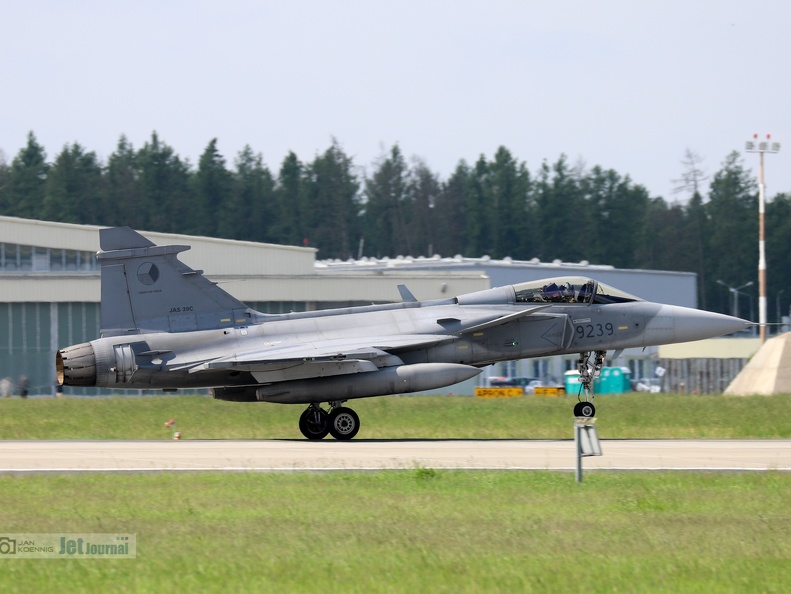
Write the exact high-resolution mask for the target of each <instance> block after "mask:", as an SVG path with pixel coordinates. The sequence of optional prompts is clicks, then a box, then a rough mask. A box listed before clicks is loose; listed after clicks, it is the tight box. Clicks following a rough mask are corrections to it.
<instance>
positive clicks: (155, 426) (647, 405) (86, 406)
mask: <svg viewBox="0 0 791 594" xmlns="http://www.w3.org/2000/svg"><path fill="white" fill-rule="evenodd" d="M575 401H576V399H575V398H573V397H565V398H536V397H525V398H517V399H476V398H472V397H464V396H388V397H382V398H367V399H362V400H354V401H351V402H349V403H348V406H352V407H353V408H354V409H355V410H356V411H357V412H358V414H359V415H360V419H361V429H360V433H359V435H358V437H357V439H418V438H425V439H444V438H468V439H512V438H518V439H525V438H526V439H558V438H568V437H569V435H570V433H571V423H572V413H571V409H572V404H573V403H574V402H575ZM595 403H596V406H597V416H598V417H599V422H598V427H599V436H600V437H602V438H605V439H608V438H609V439H613V438H722V439H724V438H789V437H791V415H790V414H789V413H788V411H789V410H791V395H784V396H772V397H764V396H751V397H736V396H686V395H673V394H652V395H647V394H626V395H620V396H600V397H598V398H597V399H596V400H595ZM303 408H304V407H303V406H302V405H295V406H287V405H281V404H267V403H234V402H223V401H217V400H213V399H211V398H207V397H203V396H157V397H146V398H136V397H117V398H96V399H89V398H62V399H55V398H33V399H28V400H21V399H18V398H10V399H0V439H169V438H170V436H171V431H170V430H168V429H166V428H165V426H164V423H165V421H167V420H169V419H171V418H175V419H176V425H175V429H176V430H178V431H180V432H181V433H182V435H183V438H184V439H275V438H286V439H289V438H300V439H301V438H302V436H301V434H300V433H299V429H298V428H297V419H298V418H299V415H300V413H301V412H302V410H303Z"/></svg>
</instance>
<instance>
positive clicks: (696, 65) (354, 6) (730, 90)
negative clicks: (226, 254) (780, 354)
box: [0, 0, 791, 200]
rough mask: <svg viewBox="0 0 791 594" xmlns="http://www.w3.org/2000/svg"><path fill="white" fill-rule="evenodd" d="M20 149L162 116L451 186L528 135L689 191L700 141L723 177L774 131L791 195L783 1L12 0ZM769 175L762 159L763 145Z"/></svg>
mask: <svg viewBox="0 0 791 594" xmlns="http://www.w3.org/2000/svg"><path fill="white" fill-rule="evenodd" d="M0 6H2V12H1V13H0V14H1V15H2V16H1V17H0V60H1V61H2V62H1V63H0V66H1V68H0V72H1V73H2V79H1V80H2V81H3V84H2V86H0V89H2V91H1V92H2V102H0V105H1V106H2V108H1V109H0V118H1V119H0V150H2V151H3V153H4V154H5V158H6V160H7V161H9V162H10V161H11V160H12V159H13V157H14V156H15V155H16V154H17V152H18V151H19V150H20V148H22V147H23V146H24V145H25V143H26V137H27V133H28V131H31V130H32V131H33V132H34V133H35V135H36V137H37V138H38V140H39V142H40V143H41V144H42V145H43V146H44V147H45V149H46V151H47V155H48V158H49V160H52V159H53V158H54V156H55V155H56V154H57V153H58V152H59V151H60V150H61V149H62V148H63V146H64V145H65V144H67V143H72V142H78V143H80V144H81V145H83V146H84V147H85V148H87V149H88V150H92V151H95V152H97V153H98V155H99V156H100V157H101V158H102V159H106V158H107V156H108V155H109V154H110V153H112V152H113V151H114V150H115V147H116V144H117V142H118V139H119V137H120V135H121V134H125V135H126V136H127V137H128V139H129V140H130V141H131V142H132V144H133V146H134V147H135V148H140V147H141V146H142V145H143V143H144V142H145V141H146V140H147V139H148V138H150V136H151V133H152V131H154V130H156V131H157V132H158V134H159V136H160V138H161V139H162V140H163V141H165V142H166V143H168V144H169V145H170V146H172V147H173V148H174V150H175V151H176V152H177V153H178V154H179V155H180V156H182V157H184V158H188V159H189V160H190V161H191V162H192V163H193V164H194V163H196V162H197V159H198V157H199V155H200V154H201V152H202V151H203V150H204V149H205V148H206V145H207V144H208V143H209V141H210V140H211V139H212V138H215V137H216V138H217V139H218V146H219V149H220V151H221V153H222V154H223V155H224V156H225V158H226V160H227V162H228V166H229V167H231V166H232V164H233V161H234V158H235V156H236V154H237V153H238V152H239V150H240V149H242V147H243V146H244V145H245V144H249V145H250V146H251V147H252V148H253V149H254V150H255V151H256V152H260V153H262V154H263V157H264V161H265V162H266V163H267V164H268V165H269V167H270V168H271V169H273V170H274V171H277V170H278V169H279V167H280V163H281V161H282V159H283V158H284V156H285V155H286V153H287V152H288V151H290V150H293V151H294V152H296V153H297V155H298V156H299V157H300V158H301V159H303V160H310V159H312V158H313V157H314V156H315V155H316V154H317V153H319V152H323V151H324V150H325V149H326V148H327V147H328V146H329V145H330V143H331V138H332V137H335V138H337V139H338V141H339V143H340V144H341V146H342V147H343V149H344V150H345V151H346V152H347V153H348V154H349V155H351V156H352V157H353V158H354V161H355V163H356V164H357V165H361V166H365V167H370V166H371V164H372V163H373V162H375V161H376V160H377V158H378V157H379V156H381V154H382V152H383V151H384V150H386V149H388V148H389V147H390V146H392V145H393V144H394V143H398V144H399V145H400V146H401V149H402V151H403V152H404V154H405V155H407V156H408V157H411V156H418V157H420V158H422V159H424V160H425V161H426V163H427V164H428V165H429V167H430V168H432V169H433V170H435V171H436V172H438V173H439V174H440V176H441V177H442V178H443V179H446V178H447V177H448V175H449V174H450V173H451V172H452V170H453V169H454V168H455V166H456V164H457V163H458V161H459V160H460V159H465V160H467V161H468V162H473V161H475V160H476V159H477V158H478V157H479V155H480V154H481V153H484V154H485V155H487V157H491V156H492V155H493V154H494V152H495V150H496V149H497V147H498V146H500V145H504V146H506V147H508V148H509V149H510V150H511V151H512V153H513V154H514V155H515V156H516V157H517V158H518V159H519V160H522V161H526V162H527V165H528V168H529V169H530V170H531V171H536V169H537V168H538V167H539V166H540V165H541V163H542V161H544V160H548V161H550V162H554V161H556V160H557V159H558V157H559V156H560V154H561V153H565V154H566V155H567V156H568V157H569V159H570V160H571V161H572V163H576V162H577V161H580V160H581V161H583V162H584V163H585V164H586V165H587V166H588V167H591V166H593V165H601V166H602V167H604V168H612V169H615V170H616V171H617V172H618V173H620V174H622V175H629V176H630V177H631V179H632V180H633V181H634V182H635V183H639V184H642V185H644V186H646V187H647V188H648V190H649V191H650V193H651V194H652V195H654V196H663V197H664V198H665V199H667V200H674V199H679V198H680V196H678V195H676V196H674V195H673V194H672V189H673V188H674V186H675V184H674V183H673V181H672V180H674V179H678V178H679V177H680V176H681V173H682V171H683V167H682V165H681V161H682V159H683V157H684V153H685V151H686V150H687V149H690V150H692V151H694V152H695V153H697V154H698V155H700V156H701V157H703V159H704V161H703V168H704V169H705V170H706V171H707V172H708V173H709V174H710V175H712V174H713V173H715V172H716V171H717V170H718V169H719V168H720V166H721V164H722V161H723V159H724V158H725V157H726V155H727V154H728V153H730V152H731V151H733V150H738V151H740V152H742V153H743V149H744V142H745V141H746V140H747V139H749V138H750V137H751V136H752V134H753V133H760V134H761V135H765V134H766V133H771V134H772V137H773V140H778V141H780V142H784V141H785V142H786V143H787V144H786V146H785V147H784V148H783V150H781V152H780V153H779V154H777V155H770V156H767V158H766V159H767V160H766V165H767V167H766V174H767V178H766V181H767V190H768V195H770V196H771V195H773V194H775V193H777V192H781V191H791V167H790V166H789V163H791V133H789V129H790V128H791V109H790V108H789V105H790V104H791V103H790V100H791V96H790V95H789V92H788V91H789V80H791V75H790V74H789V72H790V71H791V69H790V68H789V58H790V57H791V52H790V51H789V49H790V48H791V33H789V31H790V30H791V3H789V2H785V1H783V0H775V1H772V2H769V1H766V0H751V1H747V0H742V1H735V0H716V1H715V0H711V1H703V0H680V1H677V0H663V1H661V2H660V1H654V2H648V1H640V2H637V1H634V0H624V1H616V0H570V1H560V0H559V1H556V2H547V1H546V0H542V1H528V0H521V1H516V0H515V1H504V0H489V1H487V2H481V1H480V0H474V1H469V0H454V1H450V0H448V1H432V0H422V1H412V0H398V1H390V2H384V1H375V0H360V1H353V0H324V1H300V0H288V1H265V0H259V1H255V0H223V1H219V0H216V1H206V0H173V1H167V0H156V1H151V0H135V1H134V2H131V1H122V0H113V1H108V0H101V1H79V0H74V1H71V2H65V1H60V0H50V1H46V0H0ZM743 157H744V160H745V164H746V165H747V166H749V167H750V168H751V169H753V170H754V171H755V174H756V176H757V171H758V156H757V155H752V154H745V153H743Z"/></svg>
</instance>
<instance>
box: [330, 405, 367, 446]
mask: <svg viewBox="0 0 791 594" xmlns="http://www.w3.org/2000/svg"><path fill="white" fill-rule="evenodd" d="M328 425H329V428H330V435H332V436H333V437H334V438H335V439H341V440H346V439H351V438H352V437H354V436H355V435H357V432H358V431H359V430H360V417H358V416H357V413H356V412H354V411H353V410H352V409H350V408H346V407H345V406H339V407H338V408H336V409H334V410H333V411H332V412H331V413H330V422H329V423H328Z"/></svg>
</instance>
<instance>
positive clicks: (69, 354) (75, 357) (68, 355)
mask: <svg viewBox="0 0 791 594" xmlns="http://www.w3.org/2000/svg"><path fill="white" fill-rule="evenodd" d="M55 369H56V370H57V373H58V385H60V386H95V385H96V355H95V353H94V352H93V346H91V343H89V342H84V343H82V344H76V345H74V346H70V347H66V348H65V349H61V350H59V351H58V353H57V354H56V355H55Z"/></svg>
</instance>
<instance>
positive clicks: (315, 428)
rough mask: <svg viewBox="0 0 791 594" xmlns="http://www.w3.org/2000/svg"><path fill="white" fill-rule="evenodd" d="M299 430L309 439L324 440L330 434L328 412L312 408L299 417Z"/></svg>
mask: <svg viewBox="0 0 791 594" xmlns="http://www.w3.org/2000/svg"><path fill="white" fill-rule="evenodd" d="M299 430H300V431H301V432H302V435H304V436H305V437H307V438H308V439H324V438H325V437H327V433H329V432H330V423H329V415H328V414H327V411H325V410H323V409H321V408H319V409H315V408H313V407H312V406H311V407H308V409H307V410H306V411H305V412H303V413H302V415H300V417H299Z"/></svg>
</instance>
